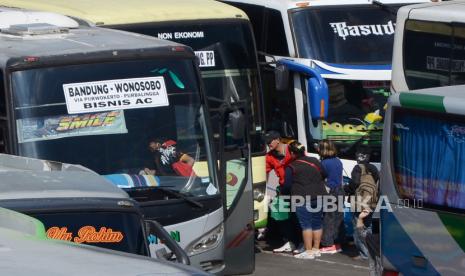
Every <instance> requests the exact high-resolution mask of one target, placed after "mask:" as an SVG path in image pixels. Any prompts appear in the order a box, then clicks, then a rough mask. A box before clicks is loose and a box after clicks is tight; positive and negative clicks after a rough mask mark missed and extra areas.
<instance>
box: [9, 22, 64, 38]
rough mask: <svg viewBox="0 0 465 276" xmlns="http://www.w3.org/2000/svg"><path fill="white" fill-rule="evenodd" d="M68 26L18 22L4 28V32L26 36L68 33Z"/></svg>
mask: <svg viewBox="0 0 465 276" xmlns="http://www.w3.org/2000/svg"><path fill="white" fill-rule="evenodd" d="M68 31H69V30H68V29H67V28H63V27H58V26H55V25H51V24H47V23H33V24H18V25H11V26H10V27H9V28H6V29H2V33H6V34H11V35H17V36H24V35H44V34H63V33H68Z"/></svg>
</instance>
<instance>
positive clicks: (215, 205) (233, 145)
mask: <svg viewBox="0 0 465 276" xmlns="http://www.w3.org/2000/svg"><path fill="white" fill-rule="evenodd" d="M89 3H90V2H89ZM112 3H113V2H112ZM213 3H216V2H213ZM2 4H3V5H6V3H2ZM94 4H95V3H93V2H92V5H94ZM199 4H201V3H199ZM204 4H205V3H204ZM95 5H96V4H95ZM216 5H217V7H218V8H217V10H223V12H222V13H219V14H220V17H225V18H227V19H226V21H228V22H231V23H230V24H232V25H234V24H237V26H238V28H235V27H234V28H233V30H234V31H237V33H238V36H239V37H241V35H242V33H246V32H247V26H248V25H247V24H246V23H247V22H246V21H245V19H243V18H245V16H242V15H241V13H240V11H239V10H237V9H235V8H230V7H228V6H226V5H224V4H221V3H216ZM9 6H11V5H9ZM153 7H155V6H153V5H152V10H154V8H153ZM107 8H108V7H107ZM169 8H171V7H166V12H167V13H168V9H169ZM171 9H172V10H173V8H171ZM90 10H92V9H90ZM120 11H121V10H120ZM137 11H140V10H137ZM158 11H159V12H160V10H158ZM134 12H136V11H135V10H134ZM162 12H163V11H161V13H160V14H162ZM115 14H122V13H121V12H119V13H118V12H115ZM236 15H239V16H238V17H236ZM206 23H208V22H206ZM189 24H191V23H189ZM225 24H226V23H225ZM244 24H245V25H244ZM0 25H1V30H2V31H1V33H0V41H1V43H0V48H1V50H0V59H1V68H2V69H1V70H2V77H1V80H2V81H1V83H2V86H1V87H0V91H1V97H2V101H1V103H2V104H1V105H0V112H1V114H2V121H1V123H0V125H1V132H2V136H1V138H2V146H3V148H2V151H3V152H5V153H10V154H16V155H20V156H26V157H33V158H39V159H45V160H55V161H60V162H66V163H70V164H80V165H82V166H85V167H87V168H89V169H91V170H93V171H95V172H97V173H98V174H100V175H103V176H105V177H106V178H107V181H108V180H109V181H111V182H113V183H114V184H116V185H118V186H119V187H120V188H123V189H124V190H125V191H126V192H127V193H129V195H130V196H131V197H132V198H133V199H135V200H136V201H138V202H139V204H140V207H141V210H142V214H143V216H144V218H145V219H146V220H147V221H158V222H160V223H161V224H162V225H163V226H165V227H166V229H167V230H168V231H170V233H171V235H172V236H173V237H174V238H175V239H176V241H177V242H178V243H179V244H180V245H181V247H182V248H183V250H185V251H186V252H187V254H188V256H189V258H190V261H191V263H192V264H193V265H194V266H197V267H199V268H202V269H203V270H205V271H208V272H211V273H218V274H221V273H223V272H224V270H225V267H226V265H225V258H224V254H225V253H224V251H225V249H226V248H229V249H230V250H231V251H232V252H233V254H238V252H240V255H238V257H237V258H236V259H234V261H235V262H237V260H242V259H241V258H244V259H243V260H242V263H240V265H237V263H236V269H237V271H240V270H241V269H242V270H243V271H244V273H245V272H247V271H252V270H253V267H254V257H253V225H251V223H252V221H253V217H252V188H251V172H250V169H251V166H250V146H249V143H250V138H249V136H248V133H249V131H247V129H246V127H247V126H248V125H249V122H248V121H246V120H245V118H247V117H246V116H247V115H248V114H249V113H251V111H250V109H251V107H249V106H248V104H249V103H250V101H248V100H247V99H248V98H246V100H244V99H242V98H240V96H238V93H250V94H251V93H252V92H250V91H249V90H247V91H246V92H244V91H245V90H240V89H239V87H244V86H245V87H247V85H249V86H250V87H253V86H254V85H255V86H256V85H258V82H257V81H254V79H253V72H252V71H253V70H254V68H249V67H248V66H250V64H251V62H252V66H253V64H254V62H253V55H250V54H249V53H248V51H249V50H248V48H247V47H251V46H250V45H246V44H243V45H244V46H241V47H244V48H243V50H241V51H239V52H238V53H232V54H231V53H229V52H228V49H224V50H223V51H222V50H215V51H217V52H213V53H214V55H215V57H216V60H215V62H216V63H215V64H217V66H219V67H221V68H228V69H221V70H219V71H218V72H216V75H215V74H213V75H215V76H213V77H217V78H218V79H217V81H216V84H217V85H218V88H219V89H220V90H219V94H220V95H218V96H213V95H211V97H210V96H209V95H207V94H206V90H205V89H204V86H203V84H202V81H201V78H200V77H201V75H200V71H199V69H198V68H199V64H198V60H199V58H198V55H196V54H195V53H194V52H193V51H192V50H191V48H189V47H187V46H184V45H183V44H178V43H175V42H169V41H166V40H159V39H156V38H153V37H149V36H144V35H139V34H135V33H128V32H122V31H119V30H110V29H103V28H97V27H95V26H94V24H92V23H89V22H88V21H86V20H84V19H78V18H77V17H74V18H71V17H67V16H64V15H59V14H52V13H46V12H40V11H25V10H19V9H16V8H5V11H4V12H3V11H2V13H1V14H0ZM206 25H208V24H206ZM202 28H203V27H202V26H200V27H198V29H201V30H195V32H194V33H199V32H202V31H203V32H205V34H208V36H209V37H210V35H211V34H214V32H213V31H212V32H211V31H210V30H208V27H207V26H206V27H205V28H203V29H202ZM186 32H187V31H186ZM183 33H184V32H183ZM186 36H189V35H186ZM234 43H236V41H235V40H234ZM211 44H215V42H214V41H213V42H211ZM232 46H234V45H228V46H227V47H229V49H230V48H231V47H232ZM201 47H208V45H207V44H205V45H204V46H201ZM212 47H214V45H213V46H212ZM234 47H235V46H234ZM234 47H233V48H234ZM207 52H208V51H207ZM208 53H210V52H208ZM231 55H236V56H238V57H239V59H238V60H240V61H243V64H240V65H237V67H235V66H236V65H235V64H232V63H231V64H229V63H228V62H231V60H232V59H231ZM233 60H235V59H233ZM251 60H252V61H251ZM255 64H256V63H255ZM229 68H231V69H229ZM225 70H226V71H225ZM228 70H229V71H228ZM224 72H229V73H228V74H229V75H227V76H224V75H222V74H223V73H224ZM231 72H233V73H231ZM239 73H241V74H246V75H244V76H242V75H241V74H239ZM247 74H251V75H250V76H249V77H248V75H247ZM222 85H223V86H222ZM230 87H231V88H230ZM223 88H224V89H227V90H225V91H224V93H223V90H221V89H223ZM238 89H239V90H240V91H241V92H237V90H238ZM215 92H216V91H215ZM223 94H224V95H223ZM250 94H245V96H241V97H249V95H250ZM223 96H224V97H226V99H229V101H227V102H224V104H217V106H215V108H214V107H213V104H212V103H211V102H212V99H213V100H217V99H218V98H222V97H223ZM213 102H215V101H213ZM217 102H218V101H216V102H215V103H217ZM210 110H212V112H210ZM210 113H212V114H210ZM210 116H216V117H215V119H214V120H213V121H211V120H210ZM212 122H214V123H215V124H213V123H212ZM212 129H214V130H216V132H215V136H214V135H213V134H212ZM220 130H221V131H220ZM213 137H215V138H213ZM153 142H154V143H155V144H156V143H158V142H159V144H160V145H159V146H157V147H158V148H154V147H153ZM215 144H216V145H215ZM217 148H218V149H219V152H217V151H216V149H217ZM156 161H160V162H161V163H158V164H157V162H156ZM218 161H219V162H218ZM154 163H155V164H154ZM217 164H220V167H218V166H217ZM175 165H176V166H175ZM157 166H158V167H157ZM160 166H162V167H163V166H164V167H165V169H168V172H167V173H166V174H159V173H156V172H160V171H161V170H162V167H160ZM155 167H156V168H155ZM150 171H152V172H155V173H149V172H150ZM221 179H222V180H221ZM76 185H77V184H76ZM95 185H99V184H98V183H95ZM226 186H228V187H232V189H230V188H226ZM78 190H79V189H78ZM74 192H76V191H74ZM243 197H248V198H249V201H248V202H249V203H248V204H247V201H246V202H245V203H238V201H240V200H243V199H242V198H243ZM228 207H229V208H228ZM240 208H243V209H242V213H241V214H240V216H238V215H234V212H233V210H238V209H240ZM234 216H236V221H235V222H234V223H233V224H232V225H233V226H232V227H230V228H229V229H230V231H229V232H226V231H225V225H226V224H227V222H226V223H225V220H226V219H227V218H229V217H230V218H231V220H232V218H233V217H234ZM241 221H243V222H244V223H243V224H241ZM72 223H73V222H71V221H65V220H63V222H62V224H61V225H49V224H46V227H48V228H47V231H50V232H53V231H55V230H57V231H58V230H59V231H64V230H63V229H68V230H69V231H73V232H66V231H64V232H63V233H62V234H63V235H64V236H62V235H61V234H60V233H55V235H53V236H56V237H67V236H68V235H71V236H76V235H79V233H78V232H79V230H80V229H81V228H80V227H83V226H85V225H74V224H72ZM83 223H87V222H86V221H84V222H83ZM97 224H98V225H99V226H96V227H95V228H96V229H104V228H105V229H108V228H106V227H107V226H106V225H105V222H104V220H99V222H98V223H97ZM54 227H55V228H54ZM185 229H188V230H185ZM234 230H237V233H234V232H232V231H234ZM76 231H77V232H76ZM97 231H98V230H97ZM102 231H104V230H102ZM143 239H147V240H148V241H149V242H150V251H151V255H152V256H156V252H157V251H158V250H159V249H160V246H162V244H161V242H160V241H161V237H157V236H156V235H152V236H146V237H143ZM227 239H229V240H227ZM125 242H129V240H126V241H125ZM141 242H142V244H144V242H145V240H142V241H141V240H139V241H138V242H137V243H135V244H133V243H132V242H130V245H129V246H132V247H138V246H139V245H140V244H141ZM136 249H137V248H134V250H135V251H137V252H133V253H139V254H144V255H148V253H147V252H145V251H143V248H142V247H140V248H139V249H137V250H136ZM144 252H145V253H144ZM234 252H236V253H234ZM229 268H230V269H231V270H233V271H234V269H235V268H234V264H232V265H231V266H229Z"/></svg>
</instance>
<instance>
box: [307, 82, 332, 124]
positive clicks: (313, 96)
mask: <svg viewBox="0 0 465 276" xmlns="http://www.w3.org/2000/svg"><path fill="white" fill-rule="evenodd" d="M307 99H308V100H309V101H308V103H309V104H308V109H309V110H308V113H309V114H310V115H311V117H312V119H313V120H321V119H325V118H326V117H327V116H328V101H329V91H328V85H327V84H326V81H324V79H322V81H318V79H317V78H314V77H312V78H309V79H308V81H307Z"/></svg>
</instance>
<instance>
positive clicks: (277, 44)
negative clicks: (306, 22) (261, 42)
mask: <svg viewBox="0 0 465 276" xmlns="http://www.w3.org/2000/svg"><path fill="white" fill-rule="evenodd" d="M267 12H268V17H267V20H268V22H267V23H268V24H267V26H268V29H267V31H266V49H265V52H266V53H268V54H271V55H277V56H289V49H288V47H287V42H286V33H285V32H284V24H283V19H282V17H281V13H280V12H279V11H278V10H274V9H267Z"/></svg>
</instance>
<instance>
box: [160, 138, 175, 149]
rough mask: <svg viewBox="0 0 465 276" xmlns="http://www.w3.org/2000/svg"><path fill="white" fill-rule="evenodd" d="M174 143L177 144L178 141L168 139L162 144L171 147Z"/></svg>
mask: <svg viewBox="0 0 465 276" xmlns="http://www.w3.org/2000/svg"><path fill="white" fill-rule="evenodd" d="M173 145H176V141H174V140H166V141H165V142H164V143H163V144H162V146H163V147H165V148H167V147H171V146H173Z"/></svg>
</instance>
